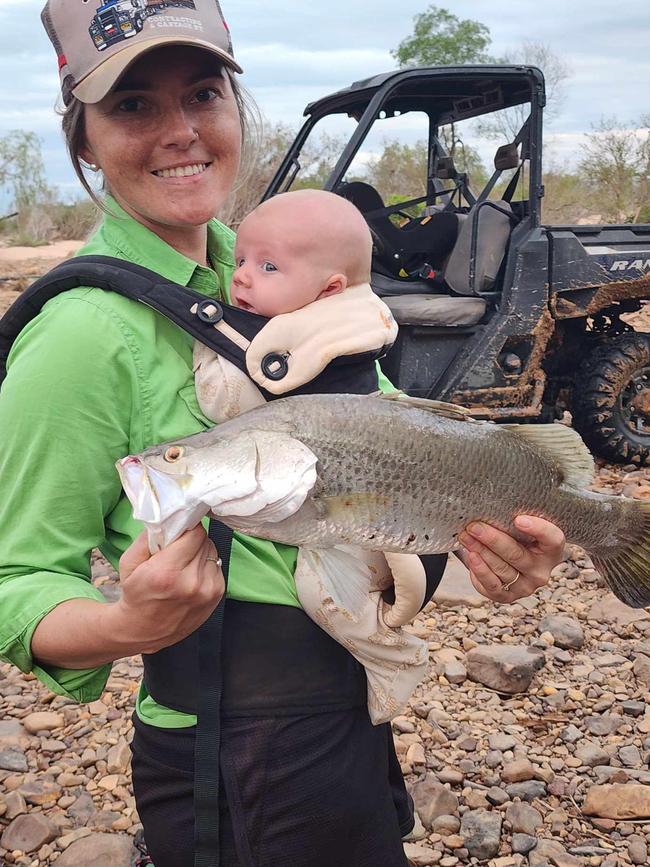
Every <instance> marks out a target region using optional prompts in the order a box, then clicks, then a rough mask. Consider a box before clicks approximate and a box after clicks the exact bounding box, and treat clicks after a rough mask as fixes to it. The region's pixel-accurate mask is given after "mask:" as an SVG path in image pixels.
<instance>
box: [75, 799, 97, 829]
mask: <svg viewBox="0 0 650 867" xmlns="http://www.w3.org/2000/svg"><path fill="white" fill-rule="evenodd" d="M96 812H97V810H96V807H95V804H94V801H93V799H92V797H91V796H90V794H89V793H88V792H82V793H81V794H80V795H79V797H78V798H77V800H76V801H75V802H74V804H73V805H72V806H71V807H68V815H69V816H72V818H73V819H75V825H85V824H87V822H88V820H89V819H90V817H91V816H94V815H95V813H96Z"/></svg>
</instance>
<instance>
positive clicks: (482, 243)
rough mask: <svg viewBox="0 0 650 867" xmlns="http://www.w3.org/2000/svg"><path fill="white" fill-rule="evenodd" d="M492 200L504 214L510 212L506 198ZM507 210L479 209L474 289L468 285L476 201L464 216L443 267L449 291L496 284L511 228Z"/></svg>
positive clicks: (484, 288) (464, 292)
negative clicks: (504, 199)
mask: <svg viewBox="0 0 650 867" xmlns="http://www.w3.org/2000/svg"><path fill="white" fill-rule="evenodd" d="M494 204H495V205H498V206H499V207H500V208H502V209H503V210H504V211H506V212H507V214H512V208H511V207H510V205H509V204H508V202H504V201H498V202H495V203H494ZM507 214H505V213H502V212H501V211H497V210H496V209H495V208H491V207H487V206H484V207H482V208H481V210H480V211H479V212H478V239H477V240H478V243H477V247H476V264H475V272H474V273H475V278H474V291H473V290H472V287H471V286H470V279H469V264H470V255H471V244H472V229H473V226H474V224H475V223H476V218H477V205H474V207H472V208H471V209H470V211H469V214H468V215H467V219H466V220H464V221H463V222H462V224H461V226H460V231H459V232H458V240H457V241H456V243H455V244H454V247H453V250H452V251H451V255H450V256H449V258H448V260H447V262H446V264H445V265H444V269H443V276H444V278H445V282H446V283H447V285H448V286H449V288H450V289H451V290H452V292H455V293H456V294H457V295H474V294H475V293H476V294H480V293H481V292H487V291H489V290H490V289H492V287H493V286H494V285H495V283H496V279H497V275H498V273H499V268H500V267H501V263H502V262H503V257H504V256H505V252H506V247H507V246H508V241H509V239H510V232H511V229H512V220H511V219H509V217H508V216H507Z"/></svg>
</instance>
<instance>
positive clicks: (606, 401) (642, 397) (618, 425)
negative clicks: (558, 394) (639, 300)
mask: <svg viewBox="0 0 650 867" xmlns="http://www.w3.org/2000/svg"><path fill="white" fill-rule="evenodd" d="M571 412H572V414H573V424H574V427H575V428H576V430H577V431H578V432H579V433H580V434H581V435H582V438H583V439H584V441H585V442H586V443H587V445H588V446H589V448H590V449H591V450H592V451H593V452H594V453H595V454H596V455H599V456H600V457H603V458H605V459H606V460H608V461H613V462H615V463H625V464H629V463H635V464H649V465H650V334H639V333H638V332H628V333H626V334H619V335H616V336H615V337H612V338H610V339H609V340H607V341H606V342H605V343H602V344H601V345H599V346H598V347H596V348H595V349H594V350H593V351H592V352H591V353H590V354H589V356H588V357H587V358H586V360H585V361H584V362H583V364H582V366H581V368H580V370H579V371H578V375H577V377H576V384H575V388H574V390H573V401H572V406H571Z"/></svg>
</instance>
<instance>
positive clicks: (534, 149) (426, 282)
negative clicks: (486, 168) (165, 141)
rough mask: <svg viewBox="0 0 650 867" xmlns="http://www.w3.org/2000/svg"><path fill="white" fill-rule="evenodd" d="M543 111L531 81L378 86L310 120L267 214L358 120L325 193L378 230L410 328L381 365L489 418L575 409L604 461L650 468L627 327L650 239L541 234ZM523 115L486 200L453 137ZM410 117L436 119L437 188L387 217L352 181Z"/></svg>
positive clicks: (417, 75)
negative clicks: (322, 127) (315, 156)
mask: <svg viewBox="0 0 650 867" xmlns="http://www.w3.org/2000/svg"><path fill="white" fill-rule="evenodd" d="M544 103H545V97H544V79H543V76H542V73H541V72H540V71H539V70H538V69H536V68H534V67H529V66H460V67H434V68H417V69H408V70H400V71H394V72H389V73H386V74H383V75H377V76H374V77H373V78H368V79H366V80H364V81H360V82H357V83H355V84H353V85H352V86H351V87H348V88H346V89H344V90H341V91H339V92H337V93H334V94H332V95H331V96H327V97H325V98H323V99H320V100H318V101H317V102H314V103H312V104H311V105H309V106H308V107H307V108H306V110H305V115H306V118H307V119H306V122H305V123H304V126H303V127H302V129H301V130H300V132H299V133H298V136H297V137H296V140H295V141H294V143H293V145H292V146H291V148H290V150H289V152H288V153H287V155H286V158H285V159H284V161H283V162H282V165H281V167H280V169H279V170H278V172H277V173H276V175H275V177H274V178H273V180H272V182H271V184H270V186H269V188H268V190H267V191H266V194H265V198H268V197H269V196H272V195H274V194H275V193H278V192H282V191H284V190H287V189H291V188H292V185H293V184H295V182H296V177H297V176H299V173H300V168H301V152H303V149H304V147H305V144H306V142H308V141H309V140H310V135H312V134H315V133H314V129H315V127H316V126H317V124H318V123H319V121H321V120H322V119H323V118H325V117H327V116H330V115H334V114H340V115H344V116H348V117H349V118H353V119H354V121H356V126H355V128H354V132H353V133H352V135H351V137H350V138H349V140H348V141H347V144H346V145H345V147H344V149H343V151H342V153H341V154H340V158H339V159H338V161H337V162H336V164H335V165H334V167H333V169H332V171H331V173H330V174H329V177H328V178H327V181H326V182H325V184H324V188H325V189H327V190H332V191H334V192H336V193H338V194H340V195H342V196H345V197H346V198H348V199H350V200H351V201H352V202H354V203H355V204H356V205H357V207H359V208H360V210H361V211H362V212H363V213H364V215H365V217H366V220H367V222H368V225H369V227H370V229H371V232H372V235H373V239H374V254H373V279H372V283H373V288H374V290H375V291H376V292H377V293H378V294H379V295H381V296H382V297H383V299H384V300H385V301H386V303H387V304H388V305H389V306H390V308H391V309H392V311H393V313H394V315H395V318H396V319H397V321H398V322H399V323H400V335H399V338H398V341H397V343H396V344H395V346H394V347H393V349H392V350H391V351H390V352H389V354H388V355H387V356H386V358H385V359H384V360H383V362H382V364H383V367H384V369H385V372H386V374H387V375H388V376H389V378H390V379H391V380H392V381H393V382H394V383H395V384H396V385H398V386H399V387H400V388H402V389H404V390H405V391H407V392H408V393H410V394H413V395H418V396H424V397H430V398H437V399H442V400H446V401H451V402H455V403H460V404H463V405H464V406H467V407H470V408H471V409H472V411H473V412H474V414H475V415H476V416H478V417H483V418H492V419H495V420H505V419H510V420H515V419H520V420H521V419H529V420H531V421H534V420H538V421H549V420H553V419H556V418H561V417H562V415H563V413H564V411H565V410H567V409H568V410H569V411H570V412H571V414H572V416H573V423H574V425H575V427H576V428H577V429H578V430H579V431H580V433H581V434H582V435H583V437H584V439H585V440H586V442H587V443H588V445H589V446H590V447H591V449H592V450H593V451H594V452H595V453H596V454H599V455H601V456H603V457H605V458H607V459H609V460H613V461H620V462H623V463H630V462H633V463H637V464H648V463H650V334H645V333H639V332H637V331H635V330H633V328H632V326H631V325H629V324H628V323H627V322H626V321H624V320H623V319H622V318H621V315H622V314H625V313H630V312H633V311H637V310H639V309H640V307H641V305H642V303H643V302H644V300H646V299H647V298H648V292H649V289H650V225H607V226H603V225H588V226H587V225H585V226H582V225H580V226H569V225H567V226H564V225H547V224H544V223H543V222H542V200H543V196H544V187H543V185H542V113H543V109H544ZM513 106H520V107H524V112H523V115H522V114H521V108H520V109H519V112H520V115H521V117H522V118H523V123H522V124H521V127H520V129H519V131H518V133H517V134H516V135H514V136H513V137H512V140H510V141H507V142H504V143H503V144H501V145H500V146H499V147H498V149H496V153H495V154H494V172H493V174H492V176H491V177H490V178H489V180H488V181H487V183H485V184H484V185H483V189H481V190H480V191H479V190H475V189H473V187H472V183H471V179H470V178H469V177H468V174H467V173H466V172H462V171H459V170H458V169H457V167H456V165H455V164H454V158H453V157H452V156H450V153H449V149H448V148H446V147H445V145H444V143H443V137H442V129H443V127H445V128H447V129H449V128H450V125H457V124H459V123H460V122H461V121H467V120H468V119H471V118H479V117H481V116H485V115H488V114H489V113H491V112H496V111H501V110H504V109H508V108H512V107H513ZM409 112H418V113H420V115H422V114H424V115H425V116H426V117H427V118H428V160H427V167H426V178H425V177H424V174H425V173H424V171H423V178H422V189H421V191H419V193H420V194H419V195H417V196H415V197H413V196H412V197H411V198H410V199H408V200H407V201H400V202H397V203H394V204H390V205H387V204H386V203H385V202H384V201H383V199H382V196H381V195H380V193H379V192H378V190H377V189H376V188H374V187H372V186H371V185H370V184H368V183H366V182H365V180H360V179H359V174H358V172H357V173H356V175H355V174H354V173H353V172H351V166H352V165H353V161H354V158H355V155H356V154H357V153H358V152H359V150H360V148H361V147H362V145H363V143H364V141H365V140H366V139H367V137H368V135H369V133H370V132H371V130H373V134H374V133H376V131H377V128H378V127H379V126H380V125H381V124H382V123H384V124H385V123H386V121H387V120H389V119H391V118H395V117H401V116H402V115H405V114H407V113H409ZM357 164H358V163H357ZM355 165H356V164H355ZM418 206H419V207H418ZM414 213H417V216H415V215H414Z"/></svg>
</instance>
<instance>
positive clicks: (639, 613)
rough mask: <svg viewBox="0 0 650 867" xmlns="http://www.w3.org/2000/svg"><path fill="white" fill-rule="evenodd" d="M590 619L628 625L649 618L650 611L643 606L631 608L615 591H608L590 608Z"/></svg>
mask: <svg viewBox="0 0 650 867" xmlns="http://www.w3.org/2000/svg"><path fill="white" fill-rule="evenodd" d="M587 618H588V619H589V620H595V621H597V622H598V623H608V624H611V625H612V626H627V625H629V624H630V623H638V622H639V621H640V620H648V618H650V613H648V612H647V611H644V609H643V608H630V606H629V605H626V604H625V603H624V602H621V600H620V599H617V598H616V596H614V594H613V593H606V594H605V595H604V596H602V597H601V598H600V599H597V600H596V602H594V604H593V605H592V606H591V608H590V609H589V613H588V615H587Z"/></svg>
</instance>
